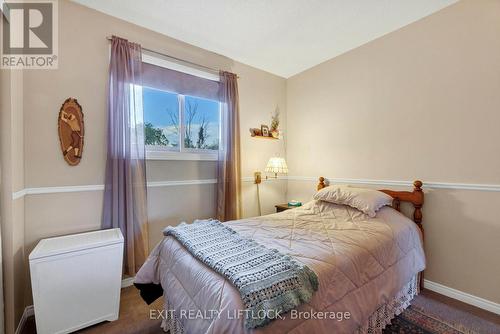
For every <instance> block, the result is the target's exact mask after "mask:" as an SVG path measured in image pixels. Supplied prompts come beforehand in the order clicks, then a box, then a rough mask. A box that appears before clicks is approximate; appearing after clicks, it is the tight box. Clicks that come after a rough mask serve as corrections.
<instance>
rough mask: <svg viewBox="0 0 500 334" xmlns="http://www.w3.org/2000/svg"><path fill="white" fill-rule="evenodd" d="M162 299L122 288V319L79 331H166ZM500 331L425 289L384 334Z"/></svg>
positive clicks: (30, 329)
mask: <svg viewBox="0 0 500 334" xmlns="http://www.w3.org/2000/svg"><path fill="white" fill-rule="evenodd" d="M161 307H162V302H161V299H158V300H157V301H156V302H155V303H153V304H152V305H150V306H148V305H146V304H145V303H144V302H143V301H142V300H141V299H140V297H139V294H138V292H137V290H136V289H135V288H134V287H129V288H126V289H123V290H122V297H121V304H120V319H118V320H117V321H113V322H106V323H102V324H98V325H95V326H92V327H90V328H87V329H85V330H82V331H79V332H78V333H84V334H101V333H105V334H139V333H140V334H164V332H163V331H162V330H161V329H160V322H161V321H160V320H150V310H153V312H154V310H157V309H161ZM35 333H36V328H35V321H34V318H31V319H28V321H27V323H26V326H25V327H24V329H23V330H22V331H21V334H35ZM395 333H405V334H438V333H439V334H459V333H463V334H498V333H500V316H498V315H496V314H493V313H490V312H487V311H484V310H481V309H478V308H476V307H473V306H470V305H467V304H464V303H462V302H459V301H456V300H454V299H451V298H448V297H445V296H442V295H439V294H437V293H434V292H431V291H427V290H424V291H423V292H422V293H421V294H420V295H419V296H417V297H416V298H415V299H414V300H413V303H412V306H411V307H410V308H409V309H407V310H405V312H403V314H401V315H399V316H398V317H397V318H396V319H394V320H393V321H392V324H391V325H390V326H388V327H387V328H386V329H385V331H384V334H395Z"/></svg>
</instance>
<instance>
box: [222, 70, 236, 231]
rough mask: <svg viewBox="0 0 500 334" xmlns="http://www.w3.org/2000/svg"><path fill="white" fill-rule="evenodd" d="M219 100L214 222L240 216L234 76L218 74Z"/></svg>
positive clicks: (227, 73)
mask: <svg viewBox="0 0 500 334" xmlns="http://www.w3.org/2000/svg"><path fill="white" fill-rule="evenodd" d="M220 101H221V103H222V122H223V123H222V124H224V125H225V126H223V131H222V137H221V143H222V149H221V150H219V159H218V165H217V219H219V220H220V221H228V220H234V219H239V218H240V217H241V171H240V118H239V112H240V110H239V98H238V78H237V76H236V74H233V73H229V72H222V71H221V72H220Z"/></svg>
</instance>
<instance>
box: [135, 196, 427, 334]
mask: <svg viewBox="0 0 500 334" xmlns="http://www.w3.org/2000/svg"><path fill="white" fill-rule="evenodd" d="M227 225H229V226H230V227H231V228H233V229H234V230H236V231H237V232H239V233H240V234H241V235H244V236H248V237H251V238H253V239H255V240H256V241H257V242H259V243H261V244H263V245H265V246H267V247H270V248H276V249H278V250H279V251H280V252H282V253H285V254H289V255H291V256H293V257H294V258H295V259H297V260H298V261H301V262H303V263H304V264H306V265H307V266H309V268H311V269H312V270H313V271H314V272H316V274H317V275H318V278H319V290H318V291H317V292H316V293H315V295H314V297H313V298H312V300H311V301H310V302H309V303H308V304H304V305H302V306H300V307H299V309H298V310H299V311H311V310H312V311H321V312H323V313H311V312H309V313H295V314H294V316H295V319H291V314H288V315H286V319H278V320H275V321H273V322H271V323H270V324H269V325H267V326H265V327H263V328H258V329H254V330H247V329H245V327H244V316H243V315H241V314H240V315H239V314H238V311H237V310H243V309H244V307H243V305H242V301H241V298H240V296H239V293H238V291H237V290H236V289H235V288H234V287H233V286H232V285H231V284H230V283H229V282H228V281H227V280H226V279H225V278H224V277H222V276H221V275H219V274H218V273H216V272H214V271H212V270H211V269H210V268H208V267H207V266H205V265H204V264H203V263H202V262H200V261H198V260H197V259H195V258H194V257H193V256H191V254H190V253H189V252H188V251H187V250H186V249H185V248H184V247H183V246H182V245H181V244H179V243H178V242H177V241H176V240H175V239H174V238H172V237H166V238H165V239H164V240H163V241H162V242H161V243H160V244H159V245H158V246H157V247H156V248H155V249H154V250H153V252H152V254H151V255H150V257H149V259H148V261H147V262H146V263H145V264H144V266H143V267H142V268H141V270H140V271H139V273H138V274H137V276H136V283H156V284H158V283H161V285H162V287H163V289H164V296H165V298H166V299H168V303H169V305H170V306H171V307H172V308H173V309H174V310H175V311H174V312H175V315H176V317H177V318H178V319H179V321H180V322H181V323H182V326H183V327H184V330H185V331H186V333H216V334H218V333H249V332H252V333H286V332H291V333H308V334H312V333H352V332H354V331H356V330H357V329H358V328H359V327H360V326H362V325H365V324H366V321H367V319H368V318H369V317H370V315H371V314H372V313H373V312H375V311H376V310H377V309H378V308H379V307H380V306H381V305H383V304H385V303H386V302H387V301H388V300H390V299H391V298H393V297H394V296H395V294H396V293H397V292H398V291H400V290H401V289H402V288H403V286H404V285H405V284H407V283H408V282H409V281H410V280H411V279H412V278H413V277H414V276H415V275H416V274H417V273H418V272H420V271H422V270H423V269H424V268H425V257H424V252H423V249H422V244H421V238H420V233H419V230H418V228H417V226H416V225H415V223H413V222H412V221H411V220H410V219H408V218H406V217H405V216H403V215H402V214H400V213H399V212H397V211H395V210H393V209H392V208H389V207H385V208H382V209H381V210H380V211H379V212H378V214H377V216H376V217H375V218H369V217H368V216H366V215H364V214H363V213H361V212H360V211H358V210H356V209H353V208H351V207H347V206H339V205H335V204H330V203H326V202H319V201H318V202H317V201H313V202H309V203H307V204H306V205H304V206H303V207H300V208H296V209H292V210H287V211H284V212H281V213H277V214H272V215H267V216H262V217H256V218H250V219H242V220H238V221H231V222H227ZM327 312H335V313H327ZM337 312H343V315H342V317H343V318H344V319H343V320H341V321H339V319H338V316H339V315H340V314H339V313H337ZM345 312H348V314H349V319H345V318H347V317H346V316H345ZM299 314H300V315H302V316H301V317H299ZM314 314H316V317H318V316H319V317H326V318H327V319H306V318H307V317H308V316H310V315H314ZM321 314H323V316H322V315H321ZM332 317H336V319H332Z"/></svg>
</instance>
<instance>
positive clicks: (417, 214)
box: [317, 176, 424, 236]
mask: <svg viewBox="0 0 500 334" xmlns="http://www.w3.org/2000/svg"><path fill="white" fill-rule="evenodd" d="M325 181H326V180H325V178H324V177H322V176H321V177H320V178H319V183H318V187H317V189H318V190H320V189H323V188H325V187H326V183H325ZM422 185H423V183H422V181H419V180H416V181H415V182H413V186H414V188H413V191H395V190H386V189H381V190H380V191H382V192H384V193H386V194H387V195H390V196H392V198H394V201H393V202H392V207H393V208H394V209H396V210H398V211H401V208H400V207H401V202H408V203H411V204H412V205H413V207H414V211H413V221H414V222H415V223H416V224H417V225H418V227H419V228H420V230H421V231H422V236H423V235H424V228H423V227H422V206H423V205H424V192H423V191H422Z"/></svg>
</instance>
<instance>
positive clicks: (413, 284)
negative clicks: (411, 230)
mask: <svg viewBox="0 0 500 334" xmlns="http://www.w3.org/2000/svg"><path fill="white" fill-rule="evenodd" d="M418 283H419V275H418V274H417V275H415V276H414V277H413V278H412V279H411V281H410V282H408V283H407V284H406V285H405V286H404V287H403V289H401V290H400V291H399V292H398V293H396V295H395V296H394V298H392V300H390V301H389V302H387V303H386V304H384V305H382V306H381V307H379V309H378V310H376V311H375V312H374V313H373V314H372V315H371V316H370V317H369V318H368V320H367V321H366V323H365V324H364V325H363V326H361V327H360V328H359V329H358V330H357V331H356V334H381V333H382V331H383V330H384V328H385V326H387V325H389V324H390V323H391V320H392V319H394V318H395V317H396V316H397V315H399V314H401V313H402V312H403V311H404V310H405V309H406V308H407V307H408V306H410V303H411V300H412V299H413V298H414V297H415V296H416V295H417V294H418V293H419V292H420V290H419V284H418ZM164 301H165V306H164V307H165V310H173V309H174V308H173V307H172V305H170V304H169V303H168V300H167V298H166V297H164ZM165 313H166V314H165V319H163V321H162V324H161V327H162V329H163V331H165V332H167V331H170V334H184V328H183V327H182V324H181V322H180V321H179V320H178V319H177V318H176V317H175V315H174V314H173V312H165ZM310 321H313V320H310Z"/></svg>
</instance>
